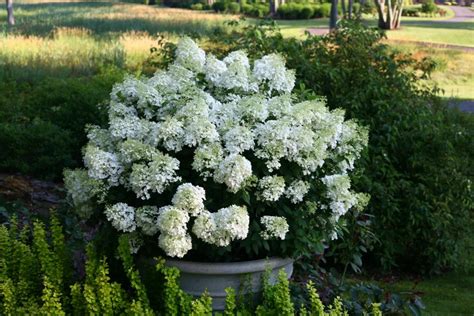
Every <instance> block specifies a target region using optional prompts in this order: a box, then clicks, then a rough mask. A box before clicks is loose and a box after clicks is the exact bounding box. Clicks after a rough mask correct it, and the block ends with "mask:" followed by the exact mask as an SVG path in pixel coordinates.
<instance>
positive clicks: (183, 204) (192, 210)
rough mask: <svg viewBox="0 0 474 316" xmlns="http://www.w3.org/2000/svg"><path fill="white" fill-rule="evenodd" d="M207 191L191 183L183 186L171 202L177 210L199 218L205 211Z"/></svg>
mask: <svg viewBox="0 0 474 316" xmlns="http://www.w3.org/2000/svg"><path fill="white" fill-rule="evenodd" d="M205 199H206V191H204V189H203V188H202V187H200V186H194V185H192V184H191V183H184V184H181V185H180V186H179V187H178V189H177V190H176V193H175V194H174V196H173V199H172V200H171V203H173V205H174V206H175V207H177V208H180V209H182V210H185V211H187V212H188V213H189V215H191V216H197V215H199V213H201V212H202V211H203V210H204V200H205Z"/></svg>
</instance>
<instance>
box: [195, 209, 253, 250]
mask: <svg viewBox="0 0 474 316" xmlns="http://www.w3.org/2000/svg"><path fill="white" fill-rule="evenodd" d="M249 223H250V217H249V215H248V212H247V210H246V208H245V207H240V206H236V205H231V206H229V207H226V208H222V209H220V210H219V211H217V212H216V213H210V212H207V211H205V212H203V213H202V214H200V215H199V216H198V217H197V218H196V221H195V222H194V226H193V233H194V234H195V235H196V236H197V237H198V238H200V239H201V240H203V241H205V242H207V243H209V244H212V245H216V246H219V247H226V246H228V245H229V244H230V243H231V242H232V241H233V240H236V239H245V238H247V235H248V230H249Z"/></svg>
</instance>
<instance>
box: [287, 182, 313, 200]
mask: <svg viewBox="0 0 474 316" xmlns="http://www.w3.org/2000/svg"><path fill="white" fill-rule="evenodd" d="M309 188H310V185H309V183H308V182H305V181H302V180H295V181H293V182H292V183H291V184H290V186H289V187H288V188H287V189H286V191H285V195H286V196H287V197H288V198H289V199H290V200H291V202H292V203H293V204H296V203H299V202H302V201H303V199H304V197H305V195H306V194H308V192H309Z"/></svg>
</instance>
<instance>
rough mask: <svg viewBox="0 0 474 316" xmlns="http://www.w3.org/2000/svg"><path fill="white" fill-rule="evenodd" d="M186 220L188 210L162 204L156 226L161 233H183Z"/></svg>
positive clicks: (187, 220)
mask: <svg viewBox="0 0 474 316" xmlns="http://www.w3.org/2000/svg"><path fill="white" fill-rule="evenodd" d="M188 222H189V214H188V212H186V211H184V210H182V209H180V208H178V207H176V206H171V205H169V206H163V207H161V208H160V209H159V214H158V221H157V226H158V229H159V231H160V232H161V233H162V234H169V235H173V236H175V235H185V234H186V231H187V228H186V225H187V224H188Z"/></svg>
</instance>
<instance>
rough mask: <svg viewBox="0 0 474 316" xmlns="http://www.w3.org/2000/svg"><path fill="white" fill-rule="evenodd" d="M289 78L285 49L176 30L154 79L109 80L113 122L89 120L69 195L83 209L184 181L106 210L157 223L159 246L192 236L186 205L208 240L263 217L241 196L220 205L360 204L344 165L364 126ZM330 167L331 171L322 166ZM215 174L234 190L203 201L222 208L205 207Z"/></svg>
mask: <svg viewBox="0 0 474 316" xmlns="http://www.w3.org/2000/svg"><path fill="white" fill-rule="evenodd" d="M294 82H295V75H294V72H293V71H292V70H288V69H286V67H285V61H284V59H283V58H282V57H281V56H280V55H276V54H272V55H267V56H264V57H262V58H261V59H259V60H257V61H255V62H251V61H250V60H249V58H248V57H247V55H246V53H245V52H244V51H237V52H232V53H230V54H228V56H227V57H225V58H224V59H223V60H219V59H217V58H216V57H214V56H212V55H209V56H206V54H205V52H204V51H203V50H202V49H200V48H199V47H198V46H197V45H196V43H194V42H193V41H192V40H191V39H189V38H185V39H183V40H181V41H180V42H179V43H178V47H177V50H176V58H175V62H174V63H172V64H170V65H169V66H168V69H166V70H160V71H157V72H156V73H155V74H154V75H153V77H151V78H150V79H146V78H134V77H132V76H129V77H126V78H125V79H124V81H123V82H122V83H119V84H117V85H115V86H114V87H113V90H112V93H111V96H110V99H111V100H110V104H109V108H108V127H107V128H105V129H104V128H100V127H97V126H90V127H88V130H87V137H88V139H89V141H88V145H87V146H86V147H85V148H84V164H85V167H86V170H85V171H78V172H66V174H65V185H66V188H67V189H68V191H69V198H70V200H71V201H72V202H73V204H74V205H75V208H76V209H77V211H78V213H79V214H82V215H83V216H84V217H87V216H88V215H90V214H91V213H92V212H93V211H94V210H95V208H94V205H96V204H97V203H99V204H103V203H104V201H113V202H111V203H112V204H113V203H116V202H120V201H121V200H120V199H121V196H122V195H121V194H117V193H118V192H123V190H128V191H129V192H133V193H135V195H136V197H137V198H138V199H143V200H147V199H151V198H152V195H154V196H153V198H155V197H158V195H160V201H161V200H162V198H167V197H169V194H168V193H169V191H170V189H171V188H173V189H174V187H175V186H176V185H177V183H184V184H182V185H180V186H179V187H178V188H177V189H176V192H175V195H174V196H173V197H172V199H171V200H170V201H168V202H167V203H166V204H170V206H167V207H164V208H161V209H158V208H157V207H156V206H142V207H138V208H137V209H136V210H134V208H133V207H130V206H128V205H126V204H124V203H117V204H115V205H113V206H109V207H107V210H106V216H107V218H109V220H110V221H111V222H112V225H114V227H116V228H117V229H119V230H121V231H123V232H130V231H133V230H135V226H137V227H138V228H139V229H138V230H136V233H134V235H136V237H137V238H138V239H139V238H141V237H143V236H144V235H155V234H156V233H157V232H158V231H159V232H160V233H161V234H160V237H159V238H160V239H159V247H161V248H162V249H163V250H164V251H165V252H166V253H167V254H168V255H169V256H178V257H182V256H184V255H185V254H186V253H187V252H188V251H189V250H190V249H191V247H192V240H191V236H189V229H188V226H190V227H191V225H190V223H189V221H190V219H189V218H190V217H194V219H193V221H194V222H193V223H191V224H192V231H193V235H195V236H196V237H197V238H199V239H201V240H203V241H204V242H206V243H209V244H211V245H215V246H220V247H224V246H228V245H229V244H230V243H231V242H232V241H234V240H238V239H243V238H246V236H247V234H248V230H249V227H248V226H249V221H250V215H252V216H253V217H252V220H259V219H258V218H257V219H255V218H254V217H255V216H256V214H258V211H257V212H256V213H255V211H256V210H255V209H254V208H255V207H256V206H254V205H252V204H250V205H249V212H247V210H246V209H245V208H243V207H239V206H236V205H232V206H229V207H224V208H222V207H223V205H229V203H230V201H232V203H238V201H239V199H243V200H244V201H241V202H239V203H244V202H245V203H249V202H251V201H255V199H262V200H265V201H268V202H275V201H278V203H281V204H283V205H284V204H285V203H287V204H290V203H293V204H297V203H305V204H304V205H305V206H307V208H308V212H307V214H306V215H305V216H307V217H308V219H309V220H311V217H317V216H323V217H327V218H324V219H322V220H326V221H331V223H333V224H334V225H336V222H337V220H338V219H339V217H340V216H342V215H343V214H345V213H346V212H347V211H348V210H349V209H350V208H351V207H356V208H357V209H360V208H362V207H363V206H364V205H366V203H367V201H368V198H367V196H365V195H363V194H359V193H355V192H352V191H351V190H350V180H349V177H348V176H347V173H348V172H349V171H350V170H352V169H353V168H354V163H355V161H356V159H358V158H359V157H360V155H361V152H362V150H363V149H364V148H365V147H366V146H367V138H368V132H367V129H365V128H363V127H361V126H359V125H358V124H357V123H356V122H355V121H345V120H344V111H343V110H338V109H336V110H332V111H331V110H329V109H328V108H327V106H326V102H325V100H324V99H316V100H311V101H304V102H299V103H297V102H295V100H296V99H297V98H296V96H294V95H292V94H291V92H292V89H293V86H294ZM171 155H173V156H174V157H173V156H171ZM190 168H192V170H190ZM253 169H255V170H253ZM281 169H286V170H281ZM290 169H291V170H290ZM328 170H330V172H331V173H333V175H330V176H326V175H327V172H328ZM268 174H272V176H266V177H263V175H268ZM283 176H284V177H285V178H283ZM181 177H183V178H184V179H181ZM196 177H197V178H196ZM262 177H263V178H262ZM321 177H323V178H322V183H323V184H324V185H325V187H326V190H325V192H324V193H323V194H325V196H323V197H321V196H314V195H315V194H317V190H316V189H319V188H320V187H321V186H320V185H313V182H314V181H319V180H317V178H321ZM259 178H261V179H260V181H258V179H259ZM285 181H286V183H285ZM191 183H199V185H200V186H202V187H198V186H194V185H192V184H191ZM217 184H223V185H225V186H226V188H227V190H228V191H229V192H228V193H226V192H224V194H222V198H223V199H224V201H221V197H214V196H213V197H209V196H208V197H207V198H208V199H209V203H208V204H209V205H215V207H216V208H220V209H219V211H217V212H209V211H207V210H205V207H204V201H205V198H206V193H207V194H210V192H216V190H217V188H220V187H221V186H219V185H217ZM287 184H289V186H287ZM112 186H119V188H118V189H117V191H115V190H112ZM311 187H313V188H314V189H315V192H314V194H313V192H311V193H312V194H309V190H310V188H311ZM250 188H251V189H252V190H247V189H250ZM242 189H246V192H245V193H246V194H245V195H244V194H240V193H239V191H240V190H242ZM205 190H206V191H207V192H206V191H205ZM162 193H166V194H162ZM214 194H215V193H214ZM283 195H284V196H285V197H286V198H287V199H284V200H283V199H281V197H282V196H283ZM234 201H235V202H234ZM130 203H131V202H130ZM160 203H162V202H160ZM219 203H225V204H223V205H219ZM136 204H137V205H143V204H142V203H139V202H137V203H136ZM147 204H151V203H147ZM287 207H290V206H289V205H287ZM97 209H101V208H100V207H99V208H97ZM329 210H330V212H329ZM249 213H250V215H249ZM328 213H330V214H328ZM267 215H272V214H270V213H269V211H267ZM289 216H290V214H288V217H287V219H288V221H291V220H292V217H289ZM295 216H297V215H295ZM135 221H136V223H135ZM261 221H262V224H263V225H264V226H265V230H264V231H263V232H262V236H265V238H281V239H283V238H285V235H286V231H287V229H285V224H286V220H285V218H279V217H272V216H267V217H265V218H262V219H261ZM334 225H332V226H334ZM190 227H189V228H190ZM138 239H137V240H138ZM132 248H133V247H132Z"/></svg>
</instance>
